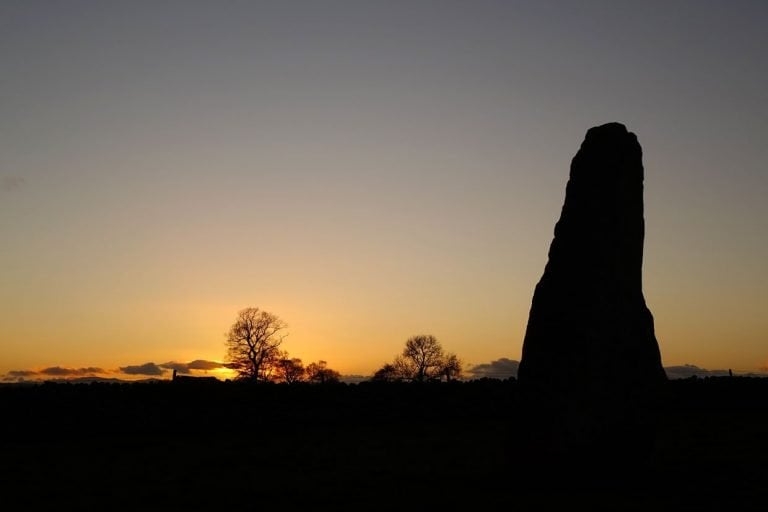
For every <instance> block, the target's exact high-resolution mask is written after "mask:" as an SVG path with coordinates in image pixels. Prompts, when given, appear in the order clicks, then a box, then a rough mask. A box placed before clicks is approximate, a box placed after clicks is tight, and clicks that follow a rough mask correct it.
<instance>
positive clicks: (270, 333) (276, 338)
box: [226, 308, 287, 381]
mask: <svg viewBox="0 0 768 512" xmlns="http://www.w3.org/2000/svg"><path fill="white" fill-rule="evenodd" d="M285 328H286V325H285V323H284V322H283V321H282V320H280V319H279V318H278V317H277V316H275V315H273V314H272V313H268V312H266V311H261V310H260V309H259V308H245V309H243V310H241V311H240V312H238V314H237V319H236V320H235V323H233V324H232V327H230V329H229V332H228V333H227V341H226V345H227V360H228V361H229V365H228V366H229V367H230V368H232V369H233V370H235V371H236V372H237V374H238V378H240V379H244V380H252V381H267V380H269V379H270V377H271V375H272V374H273V373H274V371H275V369H276V365H277V363H278V361H279V360H280V358H281V356H282V353H281V352H280V350H279V347H280V344H281V343H282V342H283V339H284V338H285V337H286V336H287V334H286V333H284V330H285Z"/></svg>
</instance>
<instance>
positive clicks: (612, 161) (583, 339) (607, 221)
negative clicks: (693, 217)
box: [518, 123, 666, 403]
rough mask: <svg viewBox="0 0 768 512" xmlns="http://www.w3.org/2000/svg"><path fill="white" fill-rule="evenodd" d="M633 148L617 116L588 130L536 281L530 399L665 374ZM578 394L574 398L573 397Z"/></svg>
mask: <svg viewBox="0 0 768 512" xmlns="http://www.w3.org/2000/svg"><path fill="white" fill-rule="evenodd" d="M644 235H645V221H644V219H643V163H642V150H641V148H640V144H639V143H638V141H637V137H635V135H634V134H633V133H630V132H628V131H627V129H626V127H625V126H624V125H622V124H619V123H610V124H605V125H602V126H598V127H594V128H591V129H590V130H589V131H588V132H587V135H586V138H585V139H584V142H583V143H582V145H581V148H580V149H579V152H578V153H577V154H576V156H575V157H574V158H573V161H572V163H571V173H570V179H569V181H568V185H567V188H566V194H565V203H564V205H563V209H562V213H561V215H560V220H559V221H558V222H557V225H556V226H555V238H554V240H553V241H552V245H551V246H550V249H549V261H548V262H547V266H546V268H545V270H544V275H543V277H542V278H541V280H540V281H539V283H538V284H537V285H536V290H535V292H534V295H533V301H532V305H531V311H530V316H529V319H528V327H527V331H526V334H525V340H524V342H523V356H522V360H521V362H520V368H519V371H518V378H519V381H520V385H521V386H522V387H523V389H526V390H528V391H533V392H534V394H535V395H536V396H539V397H542V396H544V397H549V398H553V399H554V400H555V401H569V400H571V399H572V398H573V397H577V396H578V397H588V399H589V401H590V403H594V402H595V401H599V402H600V403H610V402H616V401H617V400H624V399H625V398H627V397H632V396H637V395H638V394H642V393H643V392H644V391H646V390H648V389H650V388H653V387H654V386H655V385H656V384H658V383H660V382H662V381H664V380H665V379H666V375H665V373H664V369H663V367H662V365H661V354H660V352H659V346H658V343H657V341H656V336H655V334H654V328H653V316H652V315H651V312H650V310H649V309H648V307H647V306H646V304H645V298H644V297H643V291H642V263H643V239H644ZM579 400H581V398H580V399H579Z"/></svg>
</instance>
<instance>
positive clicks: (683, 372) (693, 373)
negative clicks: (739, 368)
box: [664, 364, 728, 379]
mask: <svg viewBox="0 0 768 512" xmlns="http://www.w3.org/2000/svg"><path fill="white" fill-rule="evenodd" d="M664 370H665V371H666V372H667V378H669V379H687V378H689V377H724V376H726V375H728V370H707V369H704V368H699V367H698V366H696V365H692V364H684V365H682V366H667V367H665V368H664Z"/></svg>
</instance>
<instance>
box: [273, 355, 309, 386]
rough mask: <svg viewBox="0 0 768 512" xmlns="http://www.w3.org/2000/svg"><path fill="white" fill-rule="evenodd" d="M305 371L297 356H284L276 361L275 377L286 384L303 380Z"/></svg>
mask: <svg viewBox="0 0 768 512" xmlns="http://www.w3.org/2000/svg"><path fill="white" fill-rule="evenodd" d="M306 373H307V371H306V370H305V369H304V365H303V364H302V362H301V359H299V358H298V357H294V358H292V359H288V358H287V357H284V358H283V359H280V361H278V362H277V378H278V380H281V381H283V382H287V383H288V384H294V383H296V382H301V381H302V380H304V375H306Z"/></svg>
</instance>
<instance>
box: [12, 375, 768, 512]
mask: <svg viewBox="0 0 768 512" xmlns="http://www.w3.org/2000/svg"><path fill="white" fill-rule="evenodd" d="M516 394H517V385H516V382H515V381H514V380H512V381H494V380H484V381H472V382H466V383H452V384H434V385H433V384H428V385H421V386H419V385H409V384H374V383H363V384H358V385H328V386H322V385H314V386H309V385H307V386H286V385H267V386H248V385H242V384H235V383H206V384H197V383H171V382H160V383H155V384H45V385H40V386H25V387H22V386H2V387H0V407H2V411H3V421H2V426H1V427H0V429H2V437H1V438H0V454H1V456H2V458H1V459H0V461H1V462H0V479H1V482H2V483H1V484H0V491H2V498H0V499H2V501H0V510H47V509H56V508H58V509H63V510H75V509H76V510H114V509H121V510H189V509H209V510H218V509H239V510H263V509H265V508H272V509H274V508H277V509H282V510H295V509H298V508H304V509H306V508H308V509H311V510H328V509H336V508H341V509H350V508H354V509H374V510H381V509H391V510H416V509H420V510H435V509H440V508H443V509H449V510H454V509H456V507H459V508H460V509H465V510H479V509H486V508H494V509H496V508H503V509H504V510H517V509H523V510H530V509H537V510H538V509H543V510H576V509H578V510H596V509H605V510H668V509H670V510H768V379H752V378H738V377H736V378H708V379H699V380H685V381H670V382H669V383H668V384H667V389H666V390H665V392H664V395H663V396H662V397H660V399H659V400H658V402H657V403H656V405H654V406H653V407H652V408H651V409H649V410H647V411H644V412H643V418H644V420H643V427H642V432H643V434H642V436H641V437H643V438H644V439H643V440H642V442H640V441H638V440H637V439H636V438H635V437H634V436H627V437H626V438H624V439H619V442H618V444H614V445H612V448H611V449H610V450H609V451H610V453H609V454H608V456H606V454H602V455H595V456H594V457H593V456H590V454H589V453H584V452H582V453H581V454H580V455H576V454H569V455H560V456H555V455H552V454H547V453H546V452H540V453H537V451H536V450H531V449H527V446H528V445H529V440H530V439H531V436H532V435H533V436H536V435H537V434H536V433H535V432H533V433H531V432H528V433H527V434H524V433H523V431H524V429H523V428H522V427H521V425H523V424H525V423H526V422H525V421H524V418H523V417H522V416H523V413H522V412H521V408H520V407H519V406H518V404H517V400H516ZM541 435H542V436H544V434H541ZM536 441H538V442H545V440H542V439H538V440H536ZM646 443H647V444H646ZM638 446H642V448H641V449H637V448H638ZM585 504H586V505H587V506H588V507H589V508H587V509H584V508H583V507H582V505H585ZM40 505H42V506H43V507H44V508H39V506H40ZM552 506H554V507H556V508H554V509H553V508H551V507H552Z"/></svg>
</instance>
